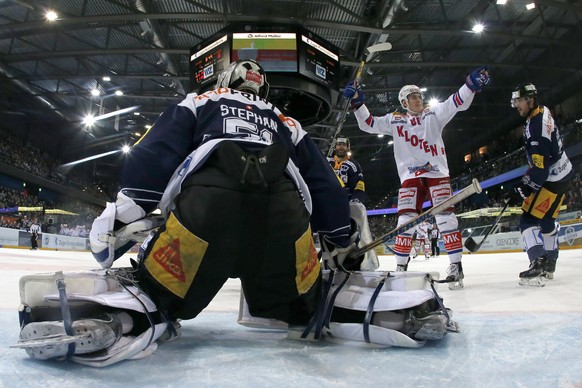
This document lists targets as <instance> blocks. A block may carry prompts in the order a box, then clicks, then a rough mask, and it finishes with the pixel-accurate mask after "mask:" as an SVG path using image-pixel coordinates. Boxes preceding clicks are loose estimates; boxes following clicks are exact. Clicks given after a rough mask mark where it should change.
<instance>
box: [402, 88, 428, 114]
mask: <svg viewBox="0 0 582 388" xmlns="http://www.w3.org/2000/svg"><path fill="white" fill-rule="evenodd" d="M413 93H418V94H420V97H422V98H423V99H424V94H422V91H421V90H420V88H419V87H418V86H416V85H405V86H403V87H402V89H400V91H399V92H398V101H400V105H402V107H403V108H404V109H406V110H408V96H410V95H411V94H413Z"/></svg>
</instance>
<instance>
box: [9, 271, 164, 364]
mask: <svg viewBox="0 0 582 388" xmlns="http://www.w3.org/2000/svg"><path fill="white" fill-rule="evenodd" d="M118 271H119V270H95V271H78V272H65V273H61V272H57V273H44V274H35V275H28V276H23V277H22V278H21V279H20V300H21V307H20V311H21V314H25V315H26V321H25V322H24V323H25V324H27V323H30V322H42V321H55V320H56V321H59V320H62V319H63V318H62V314H61V313H60V309H61V301H60V297H59V290H58V286H57V281H58V280H64V283H65V290H66V294H67V303H68V307H69V310H70V311H71V315H72V316H73V320H75V317H77V318H79V316H81V315H89V316H90V314H91V311H103V310H109V309H115V310H124V311H128V310H129V311H134V312H137V313H141V314H144V319H148V318H147V317H148V314H151V313H155V312H156V311H157V309H156V306H155V304H154V303H153V302H152V301H151V299H150V298H149V297H148V296H147V295H146V294H144V293H143V292H141V291H140V290H139V289H138V288H136V287H135V286H133V285H131V283H130V282H127V284H126V283H124V286H122V285H121V283H120V281H119V280H118V279H119V278H118V274H119V272H118ZM137 316H140V315H137ZM82 318H88V317H82ZM166 329H167V323H166V322H160V323H155V324H151V325H149V327H148V328H147V329H146V330H145V331H143V332H141V333H134V332H131V333H128V334H125V335H123V336H122V337H121V338H120V339H119V341H117V342H116V343H115V344H113V345H112V346H110V347H109V348H107V349H103V350H101V351H99V352H96V353H95V354H93V353H88V354H82V355H81V354H79V355H74V356H72V357H71V360H72V361H74V362H77V363H80V364H84V365H90V366H94V367H103V366H108V365H112V364H115V363H117V362H119V361H122V360H128V359H139V358H143V357H145V356H147V355H149V354H151V353H153V351H154V350H155V349H156V348H157V344H156V342H155V341H156V340H157V339H158V338H159V337H160V336H161V335H162V334H163V333H164V332H165V331H166Z"/></svg>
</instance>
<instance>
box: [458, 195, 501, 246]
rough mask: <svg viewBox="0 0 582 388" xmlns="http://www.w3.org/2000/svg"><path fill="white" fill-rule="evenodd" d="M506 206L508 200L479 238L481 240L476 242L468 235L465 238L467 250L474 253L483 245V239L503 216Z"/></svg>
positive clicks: (485, 238)
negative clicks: (484, 233) (481, 237)
mask: <svg viewBox="0 0 582 388" xmlns="http://www.w3.org/2000/svg"><path fill="white" fill-rule="evenodd" d="M508 206H509V202H506V203H505V205H504V206H503V208H502V209H501V211H500V212H499V214H498V215H497V218H496V219H495V221H493V225H491V228H489V231H488V232H487V234H486V235H485V236H484V237H483V239H482V240H481V242H480V243H479V244H477V243H476V242H475V240H473V237H469V238H468V239H467V240H465V248H467V250H468V251H469V252H471V253H475V252H478V251H479V249H481V246H482V245H483V243H484V242H485V240H487V237H489V235H490V234H491V232H493V229H495V226H496V225H497V224H498V223H499V221H500V220H501V217H503V213H505V210H507V208H508Z"/></svg>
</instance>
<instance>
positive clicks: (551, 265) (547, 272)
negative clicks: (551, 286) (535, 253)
mask: <svg viewBox="0 0 582 388" xmlns="http://www.w3.org/2000/svg"><path fill="white" fill-rule="evenodd" d="M556 261H557V259H545V260H544V263H543V269H544V271H543V272H542V275H541V276H542V277H544V278H546V279H553V278H554V272H555V271H556Z"/></svg>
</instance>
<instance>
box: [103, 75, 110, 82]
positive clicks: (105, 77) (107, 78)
mask: <svg viewBox="0 0 582 388" xmlns="http://www.w3.org/2000/svg"><path fill="white" fill-rule="evenodd" d="M103 81H105V82H109V81H111V77H109V76H107V75H105V76H103Z"/></svg>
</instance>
